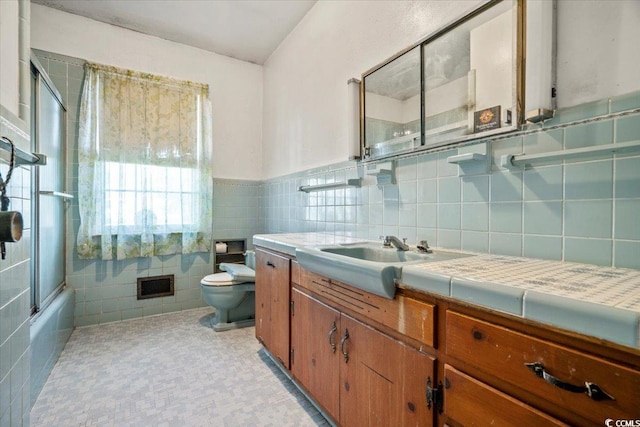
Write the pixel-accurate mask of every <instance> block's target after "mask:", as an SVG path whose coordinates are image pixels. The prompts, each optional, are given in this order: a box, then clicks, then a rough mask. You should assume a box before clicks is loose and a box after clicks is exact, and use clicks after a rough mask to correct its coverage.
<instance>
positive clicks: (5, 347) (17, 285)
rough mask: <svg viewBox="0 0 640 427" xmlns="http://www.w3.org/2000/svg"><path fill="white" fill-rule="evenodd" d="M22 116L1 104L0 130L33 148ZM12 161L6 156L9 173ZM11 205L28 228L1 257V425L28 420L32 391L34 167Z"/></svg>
mask: <svg viewBox="0 0 640 427" xmlns="http://www.w3.org/2000/svg"><path fill="white" fill-rule="evenodd" d="M16 121H17V120H16V118H15V117H13V116H12V115H11V114H10V113H8V112H7V111H5V110H4V109H2V108H0V135H2V136H6V137H8V138H10V139H11V140H12V141H13V142H14V143H15V144H16V145H17V146H18V147H19V148H21V149H23V150H25V151H31V150H30V142H29V141H30V140H29V136H28V135H27V134H26V133H25V132H24V131H23V130H21V129H20V128H19V127H17V126H15V122H16ZM8 170H9V167H8V165H7V163H6V162H4V160H0V172H1V173H2V178H3V179H6V177H7V172H8ZM7 195H8V196H9V199H10V200H11V204H10V206H9V210H14V211H19V212H21V213H22V216H23V221H24V230H23V234H22V238H21V239H20V241H19V242H16V243H7V244H6V250H7V256H6V259H4V260H0V426H9V425H10V426H28V425H29V411H30V409H31V397H30V392H31V388H30V363H29V362H30V356H29V354H30V346H29V316H30V314H31V311H30V306H31V305H30V301H31V299H30V295H31V294H30V284H29V277H30V273H31V253H30V251H31V202H30V199H31V169H30V168H29V167H18V168H17V169H15V170H14V171H13V176H12V177H11V180H10V181H9V184H8V186H7Z"/></svg>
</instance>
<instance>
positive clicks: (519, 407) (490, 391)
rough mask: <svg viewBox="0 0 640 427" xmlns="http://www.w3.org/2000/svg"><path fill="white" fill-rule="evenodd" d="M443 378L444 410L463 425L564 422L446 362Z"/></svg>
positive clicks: (550, 424) (536, 424)
mask: <svg viewBox="0 0 640 427" xmlns="http://www.w3.org/2000/svg"><path fill="white" fill-rule="evenodd" d="M444 377H445V382H446V384H447V386H446V389H445V392H444V393H445V394H444V412H445V413H446V414H447V416H448V417H449V418H451V419H452V420H454V421H456V422H458V423H460V424H462V425H464V426H493V427H500V426H514V425H519V426H566V425H567V424H564V423H563V422H561V421H558V420H556V419H554V418H552V417H550V416H548V415H546V414H544V413H542V412H540V411H538V410H537V409H535V408H532V407H530V406H528V405H526V404H524V403H522V402H520V401H519V400H517V399H514V398H513V397H511V396H508V395H506V394H504V393H502V392H501V391H498V390H496V389H494V388H493V387H490V386H488V385H486V384H484V383H482V382H480V381H478V380H476V379H475V378H472V377H470V376H468V375H466V374H464V373H462V372H460V371H458V370H456V369H455V368H452V367H451V366H449V365H445V366H444Z"/></svg>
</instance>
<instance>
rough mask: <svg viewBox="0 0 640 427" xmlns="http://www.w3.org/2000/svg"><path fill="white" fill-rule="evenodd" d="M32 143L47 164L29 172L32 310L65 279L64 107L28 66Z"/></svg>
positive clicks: (52, 88) (50, 86)
mask: <svg viewBox="0 0 640 427" xmlns="http://www.w3.org/2000/svg"><path fill="white" fill-rule="evenodd" d="M32 77H33V86H32V91H33V93H32V102H33V103H32V108H33V111H34V114H33V117H32V119H33V120H32V141H33V142H32V144H33V150H34V151H35V152H36V153H41V154H44V155H45V156H46V157H47V163H46V165H44V166H39V167H37V168H35V172H33V186H32V188H33V191H34V194H33V197H32V230H33V233H34V239H33V247H32V261H33V262H32V265H33V272H32V280H31V281H32V293H31V294H32V307H33V311H34V312H36V311H39V310H40V309H42V308H43V307H44V306H46V305H47V303H48V302H49V300H50V299H52V298H53V297H54V296H55V294H56V293H57V290H58V289H59V288H60V287H61V286H62V285H63V284H64V280H65V206H64V200H65V197H70V196H68V195H67V194H66V193H65V185H64V174H65V169H64V163H65V162H64V141H65V134H66V132H65V108H64V105H63V103H62V97H61V96H60V94H59V92H58V91H57V89H56V88H55V86H54V85H53V83H52V82H51V81H50V80H49V79H48V78H47V77H46V75H45V74H44V73H43V72H42V71H41V70H40V69H38V67H37V66H35V64H32Z"/></svg>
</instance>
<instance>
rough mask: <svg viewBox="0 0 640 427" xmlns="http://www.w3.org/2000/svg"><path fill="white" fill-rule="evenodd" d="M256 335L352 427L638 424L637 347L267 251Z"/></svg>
mask: <svg viewBox="0 0 640 427" xmlns="http://www.w3.org/2000/svg"><path fill="white" fill-rule="evenodd" d="M256 337H257V338H258V340H259V341H260V342H261V343H262V344H263V345H264V346H265V347H266V349H267V350H268V351H269V352H270V354H271V355H272V356H273V357H274V359H276V360H278V361H279V362H280V363H281V364H282V365H283V367H284V368H286V369H290V371H289V373H290V374H291V376H292V377H293V379H294V380H295V381H296V382H297V383H298V385H299V386H301V387H302V388H303V389H305V390H306V391H307V393H308V394H309V395H310V396H311V397H312V398H313V399H314V401H315V402H316V403H317V404H318V405H319V406H320V407H321V408H322V409H323V410H324V411H325V413H326V414H327V415H328V416H329V417H331V418H332V419H333V421H334V422H336V423H337V424H339V425H341V426H345V427H353V426H356V427H359V426H432V425H434V424H437V425H440V426H443V425H448V426H451V427H460V426H485V425H487V426H489V425H491V426H512V425H513V426H536V427H537V426H542V425H545V426H546V425H575V426H602V425H604V422H605V420H606V419H609V418H610V419H614V420H616V419H622V420H636V419H640V398H639V396H640V352H639V351H637V350H636V349H629V348H626V347H623V346H619V345H616V344H612V343H609V342H606V341H602V340H598V339H595V338H590V337H586V336H584V335H581V334H577V333H573V332H569V331H565V330H562V329H559V328H554V327H551V326H547V325H542V324H540V323H538V322H533V321H529V320H526V319H522V318H519V317H516V316H513V315H509V314H506V313H501V312H497V311H494V310H490V309H486V308H482V307H479V306H476V305H473V304H470V303H466V302H462V301H459V300H456V299H454V298H448V297H443V296H441V295H434V294H427V293H422V292H416V291H414V290H411V289H405V288H403V287H400V289H399V290H398V292H397V294H396V296H395V298H394V299H388V298H383V297H380V296H377V295H373V294H370V293H368V292H364V291H362V290H360V289H357V288H355V287H352V286H349V285H347V284H344V283H342V282H339V281H336V280H333V279H329V278H326V277H323V276H320V275H318V274H315V273H312V272H309V271H306V270H304V269H303V268H300V266H299V265H298V263H297V262H296V261H295V259H291V258H290V257H287V256H286V255H282V254H278V253H275V252H272V251H269V250H263V249H261V248H257V249H256ZM554 383H555V384H554ZM589 384H592V385H593V384H595V385H597V387H598V389H599V390H600V391H602V392H603V393H605V394H608V395H611V397H613V399H608V398H606V397H603V396H596V397H597V398H592V397H590V396H589V395H588V393H585V392H584V391H583V390H582V388H584V387H585V386H587V387H591V386H590V385H589ZM595 393H596V395H597V394H598V393H599V392H597V391H596V392H595ZM427 396H430V397H427Z"/></svg>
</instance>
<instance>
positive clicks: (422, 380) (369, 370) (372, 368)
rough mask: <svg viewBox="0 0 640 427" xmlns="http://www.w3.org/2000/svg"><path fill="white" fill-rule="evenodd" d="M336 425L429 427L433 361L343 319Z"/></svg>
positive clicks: (354, 321)
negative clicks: (428, 393) (428, 386)
mask: <svg viewBox="0 0 640 427" xmlns="http://www.w3.org/2000/svg"><path fill="white" fill-rule="evenodd" d="M341 325H342V334H341V344H340V348H339V351H340V352H341V363H340V424H341V425H343V426H400V425H402V426H409V425H416V426H431V425H433V414H432V411H430V410H425V409H426V397H425V396H426V379H427V377H429V376H431V377H432V378H433V366H434V359H433V358H431V357H429V356H427V355H424V354H421V353H418V352H417V351H415V350H413V349H410V348H408V347H407V346H406V345H404V344H403V343H401V342H399V341H396V340H395V339H393V338H391V337H389V336H387V335H385V334H382V333H380V332H378V331H376V330H375V329H373V328H371V327H369V326H367V325H365V324H363V323H361V322H359V321H357V320H355V319H353V318H351V317H349V316H347V315H345V314H342V318H341Z"/></svg>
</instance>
